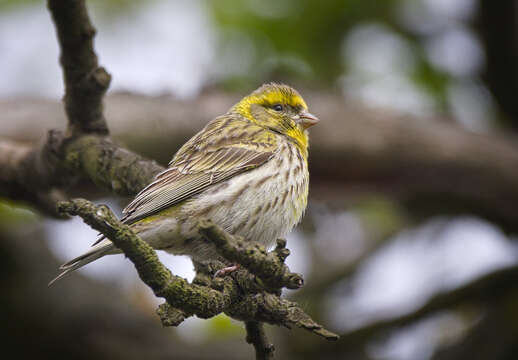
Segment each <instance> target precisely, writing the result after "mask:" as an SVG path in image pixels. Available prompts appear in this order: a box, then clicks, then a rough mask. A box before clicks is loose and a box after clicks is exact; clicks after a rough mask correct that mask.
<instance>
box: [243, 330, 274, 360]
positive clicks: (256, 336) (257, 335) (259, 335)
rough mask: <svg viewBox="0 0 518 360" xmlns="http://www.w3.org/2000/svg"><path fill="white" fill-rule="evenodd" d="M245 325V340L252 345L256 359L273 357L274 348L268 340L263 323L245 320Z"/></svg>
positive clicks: (266, 359)
mask: <svg viewBox="0 0 518 360" xmlns="http://www.w3.org/2000/svg"><path fill="white" fill-rule="evenodd" d="M245 327H246V342H247V343H249V344H252V345H253V346H254V349H255V358H256V360H268V359H273V352H274V351H275V348H274V346H273V344H271V343H269V342H268V338H267V337H266V334H265V332H264V326H263V324H261V323H260V322H257V321H246V322H245Z"/></svg>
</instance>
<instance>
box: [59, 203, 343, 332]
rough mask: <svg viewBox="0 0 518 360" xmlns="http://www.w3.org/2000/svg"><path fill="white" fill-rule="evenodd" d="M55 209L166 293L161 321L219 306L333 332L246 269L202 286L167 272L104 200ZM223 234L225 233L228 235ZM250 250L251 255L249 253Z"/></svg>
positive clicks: (242, 315)
mask: <svg viewBox="0 0 518 360" xmlns="http://www.w3.org/2000/svg"><path fill="white" fill-rule="evenodd" d="M59 211H60V212H64V213H66V214H69V215H79V216H80V217H81V218H83V220H84V221H85V222H86V223H87V224H88V225H90V226H91V227H92V228H94V229H96V230H98V231H100V232H101V233H102V234H103V235H105V236H106V237H107V238H109V239H110V240H112V242H113V243H114V244H115V246H117V247H118V248H119V249H121V250H122V251H123V252H124V254H125V255H126V256H127V257H128V258H129V259H130V260H131V262H132V263H133V264H134V265H135V268H136V269H137V272H138V274H139V276H140V278H141V279H142V281H143V282H144V283H145V284H146V285H148V286H149V287H150V288H151V289H152V290H153V292H154V293H155V295H156V296H158V297H163V298H165V299H166V301H167V305H162V306H161V307H160V308H159V310H158V313H159V315H160V318H161V320H162V323H163V324H164V325H167V326H171V325H178V324H179V323H181V322H182V321H183V319H185V318H186V317H188V316H191V315H196V316H198V317H200V318H209V317H212V316H215V315H217V314H219V313H222V312H225V313H226V314H228V315H229V316H232V317H234V318H236V319H238V320H242V321H262V322H267V323H270V324H273V325H279V326H286V327H289V326H290V325H295V326H297V327H300V328H302V329H305V330H308V331H310V332H312V333H314V334H316V335H320V336H322V337H324V338H326V339H328V340H336V339H337V338H338V336H337V335H336V334H334V333H332V332H330V331H328V330H326V329H324V328H323V327H322V326H321V325H319V324H317V323H315V322H314V321H313V320H312V319H311V318H310V317H309V315H307V314H306V313H305V312H304V311H303V310H302V309H301V308H300V307H299V306H298V305H297V304H296V303H294V302H291V301H288V300H286V299H281V298H280V297H279V296H277V295H275V294H271V293H268V292H265V291H260V288H258V286H257V283H255V282H254V281H253V280H252V279H250V276H249V274H247V272H244V271H240V272H239V273H238V274H236V277H237V279H235V280H234V279H233V278H232V277H229V276H228V277H225V278H223V279H221V278H216V279H210V280H209V281H208V284H207V286H204V285H198V284H194V283H192V284H190V283H189V282H188V281H187V280H185V279H182V278H180V277H178V276H175V275H173V274H172V273H171V272H170V271H169V269H167V268H166V267H165V266H164V265H163V264H162V263H161V262H160V261H159V260H158V257H157V255H156V253H155V251H154V250H153V249H152V248H151V247H150V246H149V245H148V244H147V243H146V242H144V241H142V240H141V239H140V238H139V237H138V236H137V235H136V234H135V233H134V232H133V231H132V230H131V228H130V227H129V226H128V225H125V224H122V223H120V222H119V221H118V220H117V219H116V217H115V216H114V215H113V213H112V212H111V211H110V210H109V209H108V207H106V206H104V205H99V206H97V205H94V204H92V203H91V202H89V201H88V200H84V199H76V200H72V201H70V202H62V203H60V204H59ZM228 236H230V235H228ZM228 236H225V239H231V238H229V237H228ZM211 240H212V241H221V239H216V240H214V239H211ZM229 241H232V242H234V241H236V240H234V239H231V240H229ZM250 256H251V257H253V254H252V255H250ZM250 263H253V261H250Z"/></svg>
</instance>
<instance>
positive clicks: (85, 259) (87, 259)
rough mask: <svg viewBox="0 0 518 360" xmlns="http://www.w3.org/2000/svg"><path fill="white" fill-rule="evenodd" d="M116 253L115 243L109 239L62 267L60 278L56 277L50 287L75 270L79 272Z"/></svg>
mask: <svg viewBox="0 0 518 360" xmlns="http://www.w3.org/2000/svg"><path fill="white" fill-rule="evenodd" d="M116 252H117V251H116V248H115V246H114V245H113V243H112V242H111V241H110V240H108V239H104V240H103V241H101V242H100V243H99V244H97V245H95V246H93V247H92V248H91V249H90V250H88V251H87V252H85V253H84V254H83V255H81V256H78V257H76V258H75V259H72V260H70V261H68V262H66V263H64V264H63V265H61V266H60V267H59V269H60V270H62V271H61V273H60V274H59V275H58V276H56V277H55V278H54V279H53V280H52V281H51V282H49V286H51V285H52V284H54V283H55V282H56V281H58V280H59V279H61V278H62V277H63V276H65V275H66V274H68V273H70V272H72V271H74V270H77V269H79V268H80V267H83V266H85V265H86V264H89V263H91V262H92V261H95V260H97V259H99V258H100V257H103V256H104V255H107V254H114V253H116Z"/></svg>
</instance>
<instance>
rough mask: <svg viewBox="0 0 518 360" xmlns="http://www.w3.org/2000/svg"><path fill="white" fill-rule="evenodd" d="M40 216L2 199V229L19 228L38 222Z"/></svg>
mask: <svg viewBox="0 0 518 360" xmlns="http://www.w3.org/2000/svg"><path fill="white" fill-rule="evenodd" d="M38 218H39V217H38V215H36V214H35V213H33V212H32V211H31V210H29V209H28V208H26V207H24V206H23V205H21V204H19V203H15V202H13V201H11V200H7V199H2V198H0V227H2V228H6V227H9V226H18V225H23V224H27V223H29V222H34V221H37V220H38Z"/></svg>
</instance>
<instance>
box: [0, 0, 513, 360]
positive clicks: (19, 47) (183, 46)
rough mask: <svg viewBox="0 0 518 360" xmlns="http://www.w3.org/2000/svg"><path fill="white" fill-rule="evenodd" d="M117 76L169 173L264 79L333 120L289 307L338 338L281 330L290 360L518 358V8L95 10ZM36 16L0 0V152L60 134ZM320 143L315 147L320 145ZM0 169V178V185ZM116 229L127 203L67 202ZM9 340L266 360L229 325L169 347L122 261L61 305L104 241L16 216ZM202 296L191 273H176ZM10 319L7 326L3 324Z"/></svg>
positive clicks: (368, 0) (182, 264)
mask: <svg viewBox="0 0 518 360" xmlns="http://www.w3.org/2000/svg"><path fill="white" fill-rule="evenodd" d="M88 6H89V11H90V16H91V18H92V21H93V24H94V26H95V27H96V28H97V31H98V32H97V37H96V39H95V48H96V51H97V54H98V56H99V59H100V63H101V64H102V65H103V66H105V67H106V68H107V69H108V71H109V72H110V73H111V74H112V76H113V81H112V85H111V87H110V91H109V93H108V96H107V99H106V114H107V115H106V116H107V120H108V125H109V127H110V130H111V131H112V134H113V135H114V137H115V138H116V139H117V141H119V142H120V143H121V144H124V145H125V146H127V147H128V148H130V149H132V150H134V151H137V152H139V153H141V154H144V155H146V156H148V157H151V158H154V159H156V160H158V161H159V162H161V163H163V164H165V163H167V161H168V160H169V159H170V158H171V157H172V155H173V154H174V152H175V151H176V150H177V149H178V147H179V146H180V145H181V144H182V143H183V142H184V141H185V140H186V139H188V138H189V137H190V136H192V135H193V134H194V133H195V132H196V131H198V130H199V129H200V128H201V127H202V126H203V124H204V123H205V122H207V121H208V120H210V119H211V118H213V117H215V116H216V115H219V114H221V113H223V112H225V111H226V109H228V107H229V106H231V105H232V104H233V103H235V102H237V101H238V100H239V99H240V98H241V97H242V96H243V95H245V94H247V93H248V92H250V91H252V90H253V89H255V88H257V87H258V86H259V85H261V84H262V83H264V82H269V81H278V82H286V83H288V84H290V85H292V86H294V87H295V88H297V89H298V90H299V91H300V92H301V93H302V95H303V96H304V97H305V99H306V101H307V103H308V104H309V107H310V110H311V111H312V112H313V113H315V114H316V115H317V116H319V117H320V118H321V120H322V121H321V123H320V124H319V125H318V126H317V127H315V128H314V129H313V128H312V129H311V130H312V137H311V141H312V148H311V150H310V168H311V177H312V185H311V189H310V205H309V208H308V211H307V214H306V216H305V218H304V220H303V222H302V224H301V225H300V226H299V227H298V228H297V229H296V230H295V231H294V232H293V233H292V234H290V235H289V237H288V247H289V248H290V249H291V251H292V255H291V256H290V257H289V258H288V264H289V265H290V267H291V270H292V271H296V272H301V273H303V274H304V276H305V280H306V285H305V287H304V288H303V289H301V290H299V291H296V292H288V293H287V294H286V295H287V296H289V297H290V298H292V299H295V300H296V301H298V302H299V303H300V304H302V305H303V307H304V308H305V309H306V311H307V312H308V313H309V314H310V315H312V316H313V317H314V319H315V320H317V321H318V322H320V323H322V324H324V325H325V326H326V327H328V328H330V329H331V330H333V331H335V332H337V333H339V334H341V335H342V337H341V340H340V341H338V342H336V343H328V342H325V341H324V340H322V339H319V338H315V337H314V336H312V335H310V334H308V333H305V332H303V331H300V330H296V329H295V330H291V331H290V330H286V329H278V328H274V327H271V326H268V327H267V332H268V334H269V336H270V340H271V341H272V342H273V343H274V344H275V347H276V354H277V358H280V359H305V358H307V359H315V358H318V359H342V358H343V359H345V358H347V359H365V360H371V359H372V360H429V359H498V360H499V359H502V360H504V359H505V360H507V359H516V358H517V356H518V289H517V288H516V287H517V284H518V282H517V281H518V270H517V269H516V268H517V267H518V248H517V239H516V230H517V229H518V222H517V221H518V214H517V211H516V206H515V204H516V203H517V202H516V201H518V186H517V185H518V183H517V182H516V180H517V179H518V174H517V173H516V172H517V171H518V170H517V169H516V168H514V167H513V166H515V165H516V164H517V156H518V155H517V154H518V147H517V146H516V145H515V142H514V140H515V139H518V138H517V135H516V134H515V131H516V129H517V128H518V102H517V101H516V98H515V97H516V94H517V90H518V61H517V60H518V40H517V34H518V3H517V2H515V1H512V0H500V1H489V0H487V1H485V0H385V1H374V0H328V1H311V0H283V1H277V0H242V1H233V0H219V1H209V0H207V1H202V0H174V1H165V0H152V1H146V2H143V1H142V2H134V1H129V0H109V1H100V0H92V1H88ZM58 56H59V49H58V45H57V41H56V36H55V32H54V28H53V24H52V22H51V19H50V15H49V13H48V11H47V9H46V7H45V5H44V4H43V3H42V2H41V1H27V0H23V1H20V0H16V1H15V0H11V1H9V0H0V73H1V76H0V114H1V115H0V136H2V137H8V138H10V139H16V140H20V141H25V142H34V143H36V142H38V141H41V139H43V138H44V136H45V134H46V132H47V130H48V129H51V128H59V129H63V128H64V127H65V124H66V122H65V118H64V114H63V110H62V108H61V104H60V98H61V96H62V94H63V85H62V76H61V70H60V67H59V62H58ZM313 130H314V131H313ZM0 171H1V170H0ZM68 191H69V193H70V194H71V195H73V196H83V197H87V198H89V199H93V200H95V201H96V202H99V203H106V204H108V205H109V206H110V207H111V208H112V209H114V210H115V211H118V212H119V213H120V210H121V208H123V207H124V205H125V204H126V203H127V202H128V200H129V199H120V198H115V197H112V196H110V194H108V193H106V192H103V191H102V190H100V189H98V188H96V187H95V186H93V185H92V184H89V183H86V182H85V183H80V184H78V185H77V186H74V187H73V188H70V189H68ZM0 238H1V241H0V257H1V261H0V268H1V271H0V277H1V278H2V279H1V285H0V286H1V287H2V292H1V294H2V295H1V296H0V304H2V305H3V306H2V308H3V311H2V315H0V319H1V320H2V321H1V323H2V326H1V327H0V328H1V330H0V331H1V332H2V333H1V336H0V339H1V340H0V343H2V349H4V350H3V351H5V352H6V353H9V352H13V353H15V354H17V356H18V357H19V358H24V359H25V358H33V357H36V356H37V357H38V358H52V359H57V358H64V357H71V356H73V357H74V358H77V359H81V358H85V359H87V358H88V359H91V358H94V357H95V358H99V359H113V358H126V359H133V358H135V359H141V358H144V357H145V358H147V359H165V358H169V359H171V358H175V359H220V358H221V359H243V358H252V357H253V349H252V347H251V346H249V345H248V344H246V343H245V341H244V336H245V332H244V329H243V326H242V323H239V322H236V321H233V320H231V319H229V318H227V317H226V316H223V315H220V316H218V317H216V318H213V319H210V320H199V319H192V318H191V319H189V320H187V321H186V322H185V323H183V324H182V325H181V326H180V327H178V328H175V329H162V328H161V326H160V322H159V319H158V317H157V316H156V315H155V314H154V310H155V308H156V306H157V304H158V303H159V300H158V299H156V298H155V297H154V296H153V295H152V294H151V292H150V291H149V290H148V289H147V288H146V287H145V286H144V285H143V284H142V283H141V282H140V281H139V279H138V277H137V274H136V272H135V270H134V269H133V266H132V265H131V263H130V262H129V261H128V260H126V259H124V258H123V257H121V256H117V257H107V258H104V259H101V260H99V261H97V262H95V263H93V264H91V265H89V266H87V267H86V268H84V269H81V270H80V271H79V272H78V273H77V274H72V275H71V276H69V277H67V278H65V279H63V280H62V281H60V282H59V283H57V284H56V285H55V286H53V287H52V288H47V282H48V281H49V280H50V279H52V278H53V277H54V276H55V275H56V274H57V266H58V265H59V263H61V262H64V261H65V260H67V259H70V258H72V257H74V256H76V255H78V254H79V253H81V252H82V251H84V249H86V248H87V247H88V246H89V245H90V244H91V243H92V241H93V240H94V239H95V238H96V233H95V232H94V231H93V230H91V229H90V228H89V227H88V226H86V225H84V224H83V223H82V222H81V220H78V219H76V218H74V219H71V220H66V221H63V220H55V219H49V218H47V217H45V216H42V215H40V214H38V213H37V212H35V211H33V210H31V208H30V206H28V205H27V204H21V203H15V202H12V201H10V200H8V199H3V198H0ZM160 257H161V259H162V260H163V261H164V263H166V264H167V265H168V266H169V267H170V268H171V269H172V271H173V272H174V273H175V274H178V275H180V276H183V277H186V278H188V279H192V277H193V276H194V273H193V269H192V264H191V262H190V260H189V259H188V258H183V257H175V256H171V255H167V254H160ZM2 317H3V319H2Z"/></svg>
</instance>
